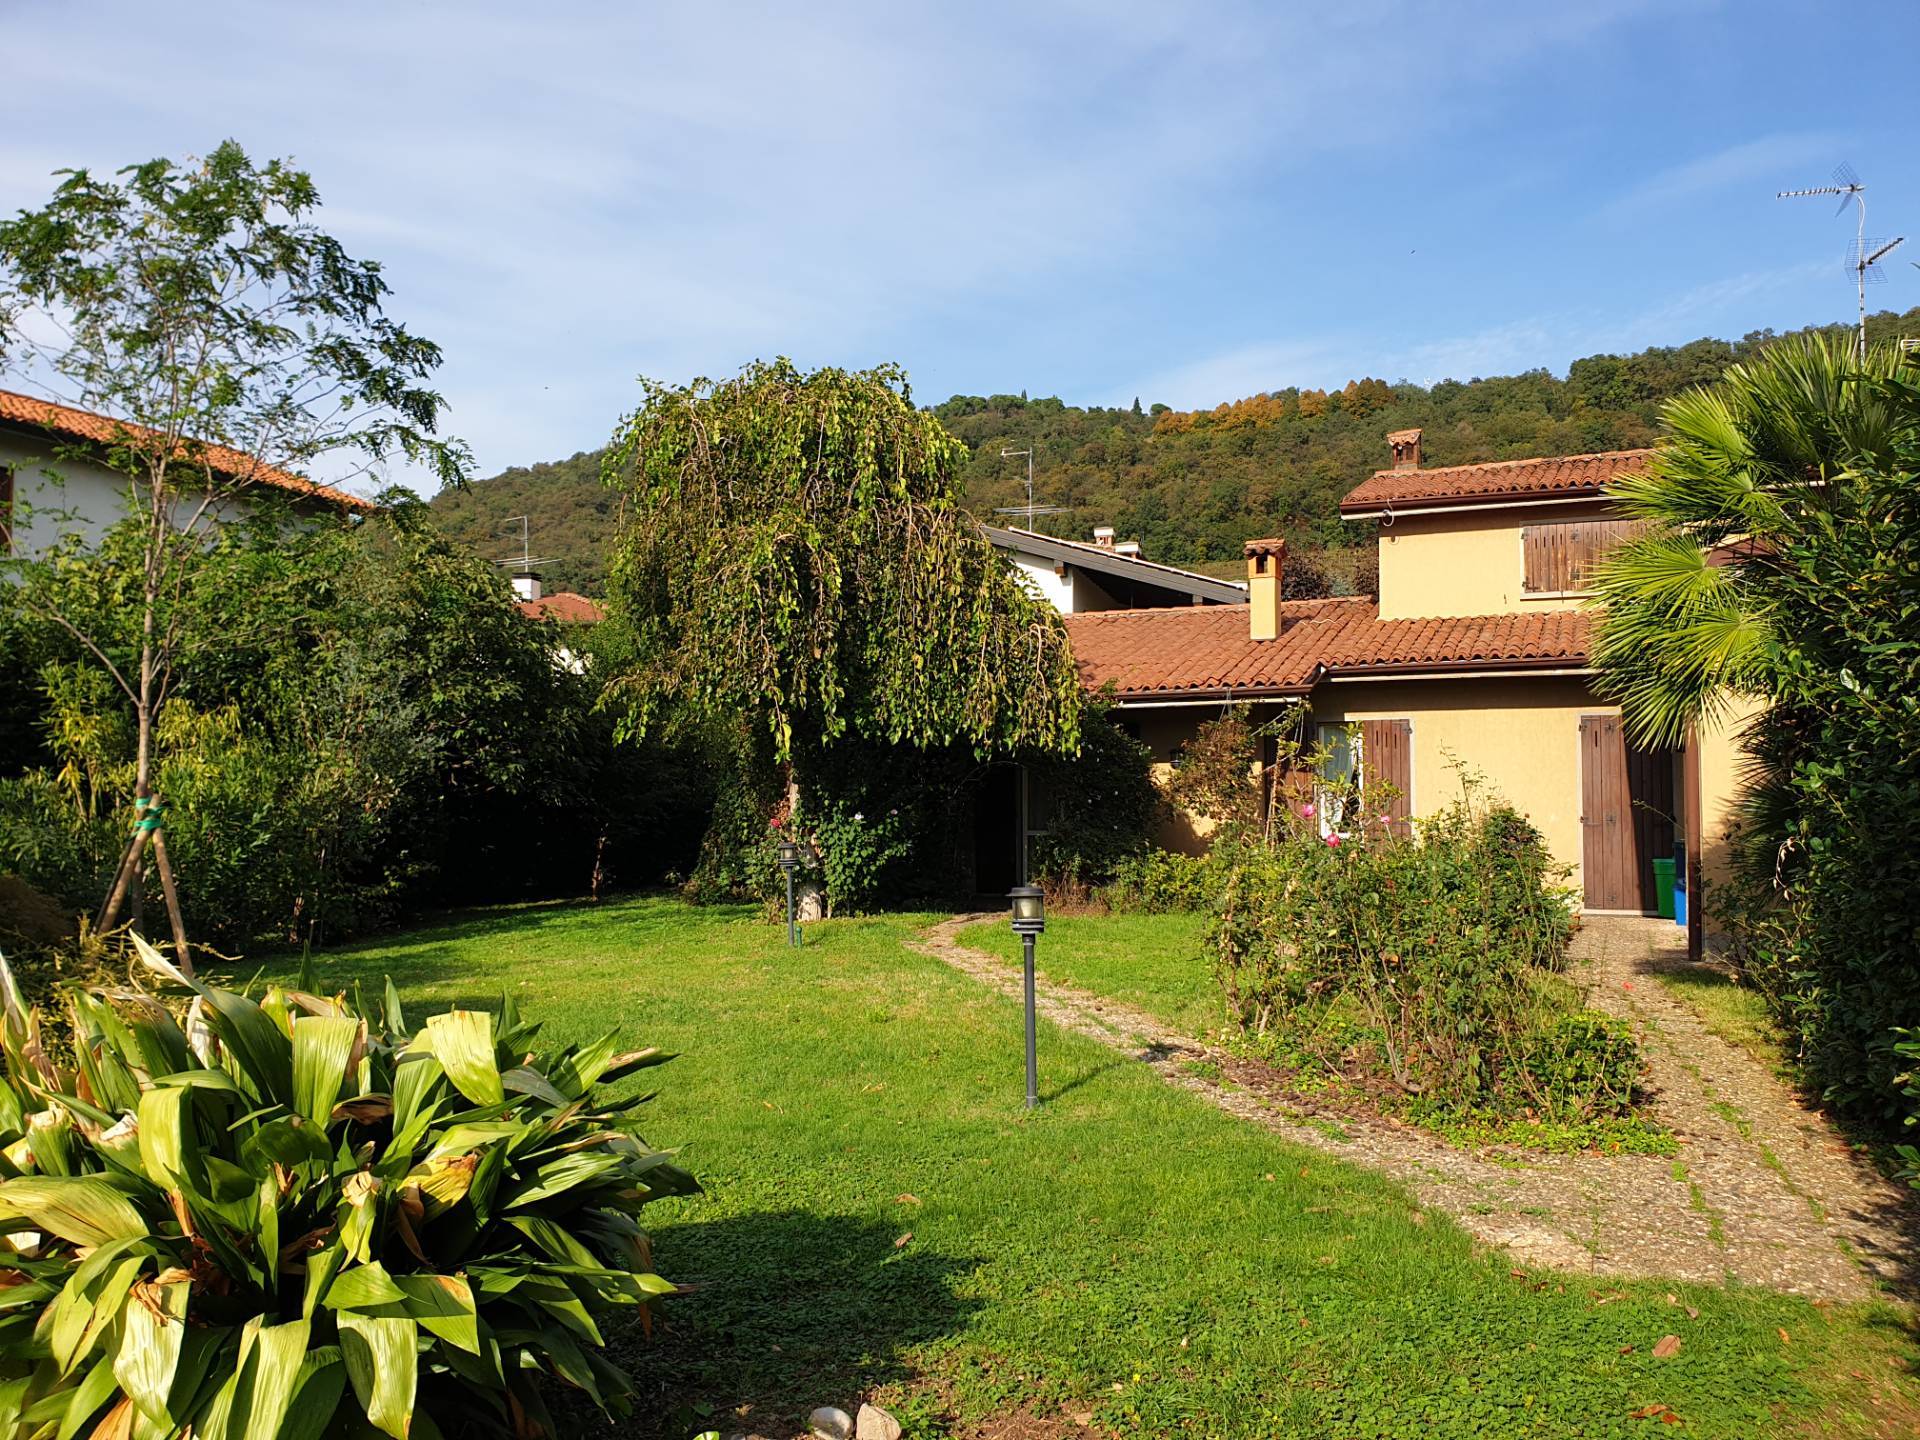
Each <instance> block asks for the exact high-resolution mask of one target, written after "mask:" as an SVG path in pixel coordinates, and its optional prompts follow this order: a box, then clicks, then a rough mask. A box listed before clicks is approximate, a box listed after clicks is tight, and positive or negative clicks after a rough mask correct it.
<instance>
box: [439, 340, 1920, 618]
mask: <svg viewBox="0 0 1920 1440" xmlns="http://www.w3.org/2000/svg"><path fill="white" fill-rule="evenodd" d="M1868 326H1869V334H1870V336H1871V338H1874V339H1883V338H1889V337H1892V336H1896V335H1920V307H1917V308H1915V309H1912V310H1909V311H1907V312H1906V313H1905V314H1899V315H1896V314H1893V313H1891V312H1883V313H1881V314H1879V315H1876V316H1873V317H1872V318H1871V319H1870V320H1869V322H1868ZM1833 328H1839V327H1833ZM1775 338H1776V336H1775V334H1774V332H1773V331H1771V330H1761V331H1756V332H1754V333H1753V334H1750V335H1747V336H1745V337H1743V338H1742V339H1740V340H1733V341H1728V340H1695V341H1693V342H1692V343H1690V344H1687V345H1681V346H1676V347H1669V348H1655V349H1649V350H1642V351H1640V352H1639V353H1637V354H1634V355H1624V356H1622V355H1590V356H1587V357H1586V358H1584V359H1580V360H1575V361H1574V362H1573V363H1572V364H1571V365H1569V366H1568V367H1567V374H1566V378H1564V379H1561V378H1559V377H1557V376H1555V375H1553V374H1552V373H1551V372H1549V371H1546V370H1533V371H1528V372H1527V373H1525V374H1522V375H1505V376H1492V377H1488V378H1484V379H1481V378H1475V379H1472V380H1464V381H1462V380H1443V381H1441V382H1440V383H1438V384H1436V385H1431V386H1423V385H1410V384H1406V383H1404V382H1401V383H1392V384H1389V383H1387V382H1385V381H1382V380H1377V379H1370V378H1369V379H1360V380H1355V381H1351V382H1349V383H1348V384H1347V385H1346V386H1344V387H1342V388H1341V389H1338V390H1324V391H1323V390H1300V389H1297V388H1291V387H1289V388H1287V389H1282V390H1274V391H1270V392H1266V393H1263V394H1260V395H1254V396H1250V397H1247V398H1245V399H1241V400H1234V401H1229V402H1226V403H1223V404H1221V405H1219V406H1217V407H1215V408H1214V409H1212V410H1197V411H1180V410H1172V409H1169V408H1168V407H1167V406H1165V405H1152V406H1151V407H1145V406H1142V405H1141V403H1140V402H1139V401H1135V402H1134V404H1133V405H1132V406H1128V407H1123V408H1119V409H1103V408H1100V407H1098V406H1095V407H1091V408H1082V407H1080V406H1076V405H1067V404H1063V403H1062V402H1061V401H1059V400H1057V399H1052V398H1047V399H1028V398H1027V397H1026V396H1024V395H991V396H977V395H956V396H954V397H953V398H952V399H950V400H947V401H945V402H943V403H941V404H939V405H936V406H934V407H933V410H934V413H935V414H936V415H938V416H939V417H940V419H941V420H942V421H943V422H944V423H945V424H946V426H947V428H948V429H950V430H952V431H953V433H954V434H955V435H957V436H959V437H960V438H961V439H962V440H964V441H965V442H966V444H967V447H968V449H969V450H970V452H971V458H970V459H969V460H968V462H967V467H966V494H967V501H968V504H969V505H971V506H972V507H973V508H974V510H975V511H976V513H978V514H979V515H980V516H981V517H982V518H983V519H984V518H992V516H991V512H992V511H993V510H994V509H995V508H996V507H999V506H1008V505H1017V504H1020V503H1022V502H1023V501H1024V500H1025V496H1026V468H1025V461H1024V460H1021V459H1012V458H1009V459H1003V458H1001V454H1000V452H1001V451H1002V450H1003V449H1015V450H1023V449H1026V448H1027V447H1028V446H1029V445H1031V446H1032V447H1033V449H1034V451H1035V464H1034V474H1035V483H1034V493H1035V498H1036V499H1037V500H1039V501H1041V502H1044V503H1049V504H1054V505H1061V506H1065V507H1066V509H1065V511H1064V513H1062V514H1058V515H1050V516H1046V517H1043V518H1042V519H1041V521H1040V523H1039V525H1038V527H1037V528H1039V529H1042V530H1045V531H1048V532H1049V533H1052V534H1056V535H1062V536H1066V537H1067V538H1069V539H1086V538H1088V537H1089V535H1090V533H1091V531H1092V528H1093V527H1094V526H1095V525H1112V526H1113V527H1114V528H1115V530H1116V531H1118V532H1119V537H1120V538H1121V539H1123V540H1125V539H1137V540H1139V541H1140V543H1141V545H1142V546H1143V548H1144V553H1145V554H1146V555H1147V557H1148V558H1149V559H1153V560H1160V561H1164V562H1166V563H1168V564H1173V565H1190V566H1194V567H1195V568H1202V569H1212V570H1223V571H1234V570H1237V568H1238V563H1239V557H1240V546H1241V544H1242V543H1243V542H1245V541H1246V540H1249V539H1253V538H1256V537H1260V536H1268V535H1285V536H1286V537H1288V538H1289V539H1290V540H1292V541H1293V542H1294V543H1295V544H1296V545H1299V546H1301V547H1302V548H1303V549H1308V548H1325V549H1330V550H1332V551H1334V552H1335V553H1334V555H1333V556H1331V557H1330V558H1331V559H1332V560H1333V561H1334V562H1335V563H1334V565H1333V567H1332V568H1333V569H1334V570H1335V571H1339V570H1340V569H1341V568H1342V567H1341V566H1340V565H1339V563H1338V562H1339V559H1340V556H1339V554H1338V552H1339V550H1340V549H1341V547H1345V546H1350V545H1353V544H1354V543H1356V542H1357V541H1359V540H1360V539H1362V538H1363V537H1361V536H1360V535H1357V534H1354V533H1352V527H1350V526H1347V525H1345V524H1344V523H1343V522H1342V521H1341V519H1340V514H1339V504H1340V497H1341V496H1342V495H1344V494H1345V493H1346V492H1347V491H1348V490H1350V489H1352V488H1353V487H1354V486H1355V485H1357V484H1359V483H1360V482H1361V481H1362V480H1364V479H1366V478H1367V476H1369V475H1371V474H1372V473H1373V472H1374V471H1375V470H1378V469H1380V468H1381V467H1382V466H1384V465H1385V464H1386V463H1387V461H1388V456H1387V447H1386V434H1387V432H1388V431H1389V430H1398V429H1402V428H1405V427H1408V426H1414V425H1417V426H1419V427H1421V428H1422V429H1423V430H1425V432H1426V435H1425V438H1424V442H1423V444H1424V450H1425V457H1424V463H1425V464H1427V465H1455V464H1464V463H1468V462H1471V461H1478V460H1507V459H1518V458H1522V457H1525V456H1530V455H1570V454H1581V453H1585V452H1588V451H1594V450H1617V449H1625V448H1629V447H1632V446H1639V445H1647V444H1650V443H1652V441H1653V438H1654V435H1655V433H1656V429H1657V424H1658V416H1659V408H1660V403H1661V402H1662V401H1663V400H1665V399H1667V398H1668V397H1669V396H1672V395H1676V394H1678V393H1680V392H1681V391H1683V390H1686V389H1688V388H1689V387H1691V386H1694V385H1700V384H1704V383H1706V382H1708V381H1711V380H1713V379H1716V378H1717V377H1718V376H1719V375H1720V373H1721V371H1722V370H1724V369H1725V368H1726V367H1727V366H1728V365H1730V364H1733V363H1734V362H1736V361H1738V360H1741V359H1744V358H1746V357H1748V356H1750V355H1752V354H1753V353H1754V352H1755V351H1756V350H1757V349H1758V348H1759V347H1761V346H1763V345H1765V344H1766V343H1767V342H1768V341H1770V340H1773V339H1775ZM617 503H618V502H617V497H616V496H615V495H614V494H613V493H612V492H611V491H608V490H606V489H605V488H603V487H602V486H601V484H600V452H599V451H597V450H595V451H583V452H582V453H580V454H577V455H575V456H573V457H572V458H571V459H567V460H560V461H555V462H553V463H551V464H541V465H533V466H515V467H514V468H512V469H510V470H506V471H503V472H502V473H501V474H499V475H496V476H493V477H492V478H490V479H486V480H479V481H475V482H474V484H473V486H472V487H471V489H469V490H467V491H465V492H447V493H444V494H442V495H439V496H437V497H436V498H435V499H434V502H433V506H434V510H435V512H436V513H437V514H438V516H439V518H440V521H441V524H442V525H443V526H444V527H445V528H446V530H447V531H448V532H449V533H450V534H451V535H453V536H454V537H455V538H456V539H459V540H461V541H463V542H465V543H467V544H469V545H472V546H474V547H475V548H477V549H478V550H480V551H481V552H482V553H483V554H486V555H488V556H490V557H499V556H505V555H508V554H511V553H513V551H514V550H515V549H516V548H517V545H516V542H515V540H514V539H512V538H510V537H509V536H508V535H507V534H506V532H505V530H504V528H503V527H504V525H505V522H506V519H507V517H508V516H511V515H529V516H531V517H532V520H531V531H532V540H533V550H534V553H535V554H536V555H544V556H548V557H550V560H551V563H550V564H548V565H547V566H546V567H544V568H543V569H542V571H541V574H542V576H543V578H544V580H545V583H546V586H547V588H548V589H549V590H579V591H582V592H583V593H586V594H589V595H592V594H598V593H599V591H600V588H601V581H602V579H603V577H604V574H605V563H604V558H603V556H604V548H605V545H606V540H607V537H608V536H609V535H610V534H611V533H612V530H613V526H614V524H615V519H616V516H615V510H616V506H617Z"/></svg>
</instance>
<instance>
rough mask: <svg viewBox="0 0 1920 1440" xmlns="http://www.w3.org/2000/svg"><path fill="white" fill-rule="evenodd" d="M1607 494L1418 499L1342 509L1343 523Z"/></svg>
mask: <svg viewBox="0 0 1920 1440" xmlns="http://www.w3.org/2000/svg"><path fill="white" fill-rule="evenodd" d="M1606 498H1607V492H1606V491H1605V490H1603V489H1595V490H1581V491H1577V492H1570V493H1568V494H1564V495H1527V496H1516V495H1500V496H1497V497H1489V498H1487V499H1484V500H1475V499H1473V498H1472V497H1471V496H1466V495H1442V496H1439V497H1438V498H1437V500H1436V501H1435V502H1434V503H1432V504H1427V503H1423V502H1421V501H1418V500H1404V501H1396V502H1393V503H1391V504H1386V505H1380V506H1377V507H1375V508H1373V509H1371V510H1348V509H1346V508H1344V507H1342V509H1341V511H1340V518H1341V519H1342V520H1390V519H1392V518H1393V517H1394V516H1396V515H1460V514H1464V513H1467V512H1469V511H1471V512H1474V513H1479V512H1481V511H1486V510H1532V509H1535V508H1536V507H1538V506H1542V505H1549V506H1551V505H1571V504H1578V503H1585V504H1591V503H1592V502H1594V501H1595V500H1604V499H1606Z"/></svg>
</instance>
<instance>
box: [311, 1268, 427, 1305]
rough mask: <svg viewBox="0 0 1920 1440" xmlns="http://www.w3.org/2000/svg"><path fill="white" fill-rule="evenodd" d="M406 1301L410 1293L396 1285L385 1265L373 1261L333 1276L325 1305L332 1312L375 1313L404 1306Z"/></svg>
mask: <svg viewBox="0 0 1920 1440" xmlns="http://www.w3.org/2000/svg"><path fill="white" fill-rule="evenodd" d="M406 1298H407V1292H406V1291H404V1290H402V1289H401V1288H400V1287H399V1286H398V1285H396V1284H394V1283H393V1277H392V1276H390V1275H388V1274H387V1269H386V1266H384V1265H382V1264H381V1263H380V1262H379V1261H378V1260H370V1261H368V1262H367V1263H366V1264H365V1265H355V1266H354V1267H353V1268H352V1269H351V1270H342V1271H341V1272H340V1273H339V1274H338V1275H336V1276H334V1279H333V1284H331V1285H330V1286H328V1287H327V1298H326V1302H325V1303H326V1306H327V1308H328V1309H329V1310H374V1309H378V1308H379V1307H380V1306H382V1305H398V1304H401V1303H402V1302H404V1301H405V1300H406Z"/></svg>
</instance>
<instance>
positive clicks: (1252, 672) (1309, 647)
mask: <svg viewBox="0 0 1920 1440" xmlns="http://www.w3.org/2000/svg"><path fill="white" fill-rule="evenodd" d="M1066 623H1067V634H1068V636H1069V638H1070V639H1071V640H1072V642H1073V653H1074V659H1075V661H1076V663H1077V664H1078V665H1079V668H1080V679H1081V683H1082V684H1083V685H1085V686H1086V688H1087V689H1088V690H1099V689H1101V688H1103V687H1104V686H1106V685H1107V684H1109V683H1111V684H1112V685H1113V688H1114V692H1115V693H1116V694H1118V695H1120V696H1122V697H1133V698H1146V697H1150V696H1165V697H1170V698H1171V697H1180V698H1187V697H1195V698H1197V697H1202V696H1211V695H1216V694H1217V695H1219V696H1220V698H1222V699H1226V698H1228V697H1229V696H1254V695H1299V694H1304V693H1305V692H1306V691H1308V690H1309V689H1311V688H1312V687H1313V685H1314V683H1315V682H1316V681H1317V680H1319V679H1321V678H1322V677H1323V676H1325V675H1327V674H1344V675H1371V674H1382V675H1386V674H1394V673H1398V672H1402V671H1414V670H1472V669H1476V668H1486V667H1489V666H1492V667H1499V666H1509V665H1511V666H1547V665H1568V666H1581V665H1585V664H1586V663H1587V645H1588V626H1589V618H1588V616H1587V615H1586V614H1585V613H1584V612H1581V611H1577V610H1552V611H1539V612H1534V613H1531V614H1526V615H1469V616H1454V617H1447V618H1443V619H1432V620H1382V619H1380V618H1379V614H1378V612H1377V610H1376V608H1375V606H1374V604H1373V602H1372V601H1371V600H1367V599H1340V600H1290V601H1287V602H1285V603H1284V604H1283V605H1282V606H1281V624H1280V634H1279V636H1278V638H1276V639H1273V640H1254V639H1250V638H1249V637H1248V634H1247V611H1246V607H1245V606H1243V605H1210V606H1205V607H1197V606H1196V607H1191V608H1188V607H1181V608H1176V609H1168V610H1096V611H1091V612H1087V613H1083V614H1079V615H1069V616H1067V617H1066Z"/></svg>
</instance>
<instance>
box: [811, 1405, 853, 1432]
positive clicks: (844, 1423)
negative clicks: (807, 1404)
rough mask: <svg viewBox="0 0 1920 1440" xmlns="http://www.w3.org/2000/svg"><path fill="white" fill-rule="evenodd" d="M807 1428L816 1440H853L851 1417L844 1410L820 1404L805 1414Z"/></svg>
mask: <svg viewBox="0 0 1920 1440" xmlns="http://www.w3.org/2000/svg"><path fill="white" fill-rule="evenodd" d="M807 1429H808V1430H809V1431H811V1432H812V1433H813V1434H814V1435H815V1436H817V1437H818V1440H853V1417H852V1416H851V1415H849V1414H847V1412H846V1411H844V1410H836V1409H835V1408H834V1407H833V1406H831V1405H822V1406H821V1407H820V1408H819V1409H818V1410H816V1411H814V1412H813V1413H812V1414H811V1415H809V1416H807Z"/></svg>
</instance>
